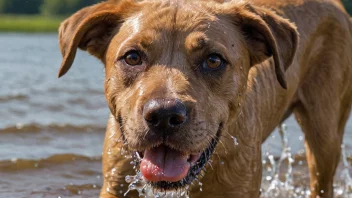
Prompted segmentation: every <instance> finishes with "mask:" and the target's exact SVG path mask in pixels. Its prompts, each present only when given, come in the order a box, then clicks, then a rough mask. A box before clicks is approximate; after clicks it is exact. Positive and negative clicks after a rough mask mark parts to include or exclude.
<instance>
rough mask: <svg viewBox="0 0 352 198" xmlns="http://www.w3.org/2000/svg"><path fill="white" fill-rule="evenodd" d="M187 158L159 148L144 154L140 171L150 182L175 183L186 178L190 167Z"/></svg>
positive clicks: (166, 148)
mask: <svg viewBox="0 0 352 198" xmlns="http://www.w3.org/2000/svg"><path fill="white" fill-rule="evenodd" d="M188 157H189V156H185V155H183V154H182V153H180V152H178V151H175V150H172V149H170V148H168V147H166V146H159V147H157V148H153V149H151V150H146V151H145V152H144V158H143V160H142V162H141V165H140V170H141V172H142V174H143V176H144V177H145V179H146V180H148V181H151V182H159V181H167V182H177V181H180V180H182V179H183V178H185V177H186V176H187V173H188V171H189V169H190V167H191V165H190V163H189V162H188V161H187V159H188Z"/></svg>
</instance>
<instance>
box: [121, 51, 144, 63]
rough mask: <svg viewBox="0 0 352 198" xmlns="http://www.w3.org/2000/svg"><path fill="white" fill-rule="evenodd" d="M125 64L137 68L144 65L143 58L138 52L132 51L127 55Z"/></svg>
mask: <svg viewBox="0 0 352 198" xmlns="http://www.w3.org/2000/svg"><path fill="white" fill-rule="evenodd" d="M124 60H125V62H126V63H127V64H128V65H130V66H137V65H141V64H142V57H141V56H140V55H139V53H138V52H137V51H130V52H128V53H127V54H126V55H125V58H124Z"/></svg>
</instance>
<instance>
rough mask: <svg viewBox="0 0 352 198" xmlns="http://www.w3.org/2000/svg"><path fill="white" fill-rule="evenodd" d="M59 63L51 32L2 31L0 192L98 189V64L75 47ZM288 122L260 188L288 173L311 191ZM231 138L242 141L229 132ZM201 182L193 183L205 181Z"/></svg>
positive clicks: (272, 147) (101, 126)
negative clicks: (71, 57)
mask: <svg viewBox="0 0 352 198" xmlns="http://www.w3.org/2000/svg"><path fill="white" fill-rule="evenodd" d="M60 63H61V55H60V52H59V49H58V41H57V35H56V34H0V81H1V84H0V86H1V87H0V198H12V197H26V198H46V197H48V198H49V197H50V198H52V197H63V198H68V197H69V198H71V197H77V198H78V197H98V195H99V192H100V188H101V186H102V172H101V152H102V145H103V140H104V130H105V124H106V122H107V118H108V112H109V111H108V109H107V105H106V102H105V98H104V93H103V90H104V70H103V66H102V65H101V63H100V62H99V61H97V60H95V58H93V57H90V56H88V55H87V54H86V53H83V52H78V54H77V58H76V60H75V63H74V65H73V67H72V69H71V70H70V72H69V73H68V74H67V75H66V76H64V77H63V78H62V79H57V77H56V76H57V71H58V68H59V66H60ZM286 124H287V134H286V135H287V136H286V137H287V140H288V141H287V143H286V145H285V146H284V147H285V148H290V149H286V150H285V149H284V151H285V152H283V149H282V142H281V138H280V135H279V133H278V132H277V131H276V132H275V133H274V134H273V135H272V136H271V137H270V138H269V139H268V141H267V142H266V143H265V144H264V145H263V160H265V161H266V163H265V164H264V173H263V178H265V179H264V180H263V193H262V194H263V195H264V194H265V193H266V192H267V189H268V188H269V186H270V185H271V184H272V181H273V180H274V179H275V177H276V175H278V176H277V177H276V180H275V181H278V185H277V186H281V184H282V183H284V185H283V189H282V188H281V189H279V191H280V192H279V193H286V191H285V189H284V188H286V186H285V185H286V184H285V183H286V181H289V180H287V178H288V179H290V178H292V182H291V181H289V182H288V183H287V186H293V187H294V191H295V192H296V191H299V192H305V193H306V194H307V193H308V192H309V191H308V188H307V186H308V181H309V180H308V179H309V178H308V174H307V173H308V170H307V163H306V161H305V157H304V155H305V154H304V150H302V149H303V138H304V137H303V135H302V133H301V130H300V129H299V127H298V126H297V124H296V123H295V121H294V120H293V119H290V120H288V121H287V123H286ZM351 131H352V123H351V120H350V121H349V124H348V127H347V129H346V135H345V150H346V155H347V157H348V156H350V155H351V153H352V145H351V143H352V141H351V140H352V133H351ZM233 141H234V145H236V144H241V142H237V139H236V138H235V137H234V138H233ZM122 154H125V153H122ZM282 154H285V156H289V154H290V155H291V158H292V159H294V162H292V172H291V174H288V175H286V173H289V172H290V171H287V170H288V169H289V168H288V164H287V158H283V159H282V160H281V161H282V162H281V165H278V160H279V159H280V156H282ZM269 156H270V157H269ZM269 158H270V159H271V161H270V159H269ZM346 159H347V158H346ZM350 164H351V159H350V158H348V160H345V164H344V163H343V162H341V164H340V166H339V168H338V172H337V174H336V180H337V182H336V187H335V191H336V193H337V194H338V193H340V195H341V197H346V196H345V195H344V194H341V192H342V193H345V192H351V186H352V185H351V177H350V172H351V166H350ZM131 166H133V164H131ZM209 169H211V168H210V166H209ZM274 169H275V170H274ZM136 175H137V174H136ZM280 182H281V183H280ZM199 184H200V185H197V188H199V190H201V189H205V188H208V187H207V186H205V185H201V183H199ZM126 185H127V184H126ZM274 186H275V185H274ZM145 189H146V190H148V189H150V188H148V186H146V188H145ZM122 193H125V192H122ZM306 194H305V195H302V197H306ZM149 195H150V194H148V196H149ZM160 196H161V195H160ZM169 196H171V195H169ZM183 196H187V194H186V193H185V194H183Z"/></svg>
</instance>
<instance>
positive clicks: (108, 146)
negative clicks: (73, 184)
mask: <svg viewBox="0 0 352 198" xmlns="http://www.w3.org/2000/svg"><path fill="white" fill-rule="evenodd" d="M121 135H122V134H121V131H120V127H119V124H118V123H117V121H116V120H115V118H114V117H113V116H110V118H109V121H108V125H107V129H106V134H105V141H104V150H103V177H104V184H103V187H102V190H101V194H100V198H117V197H124V194H125V192H126V191H127V189H128V184H127V183H126V181H125V177H126V175H135V171H134V170H133V166H132V165H131V164H130V162H131V160H130V159H128V158H126V157H125V156H124V151H123V139H122V136H121ZM128 197H138V195H137V194H136V192H129V193H128Z"/></svg>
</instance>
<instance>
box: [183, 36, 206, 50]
mask: <svg viewBox="0 0 352 198" xmlns="http://www.w3.org/2000/svg"><path fill="white" fill-rule="evenodd" d="M208 46H209V39H208V37H207V36H206V35H205V34H204V33H202V32H192V33H191V34H189V35H188V36H187V37H186V40H185V48H186V50H187V52H188V53H191V52H194V51H197V50H201V49H203V48H207V47H208Z"/></svg>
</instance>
